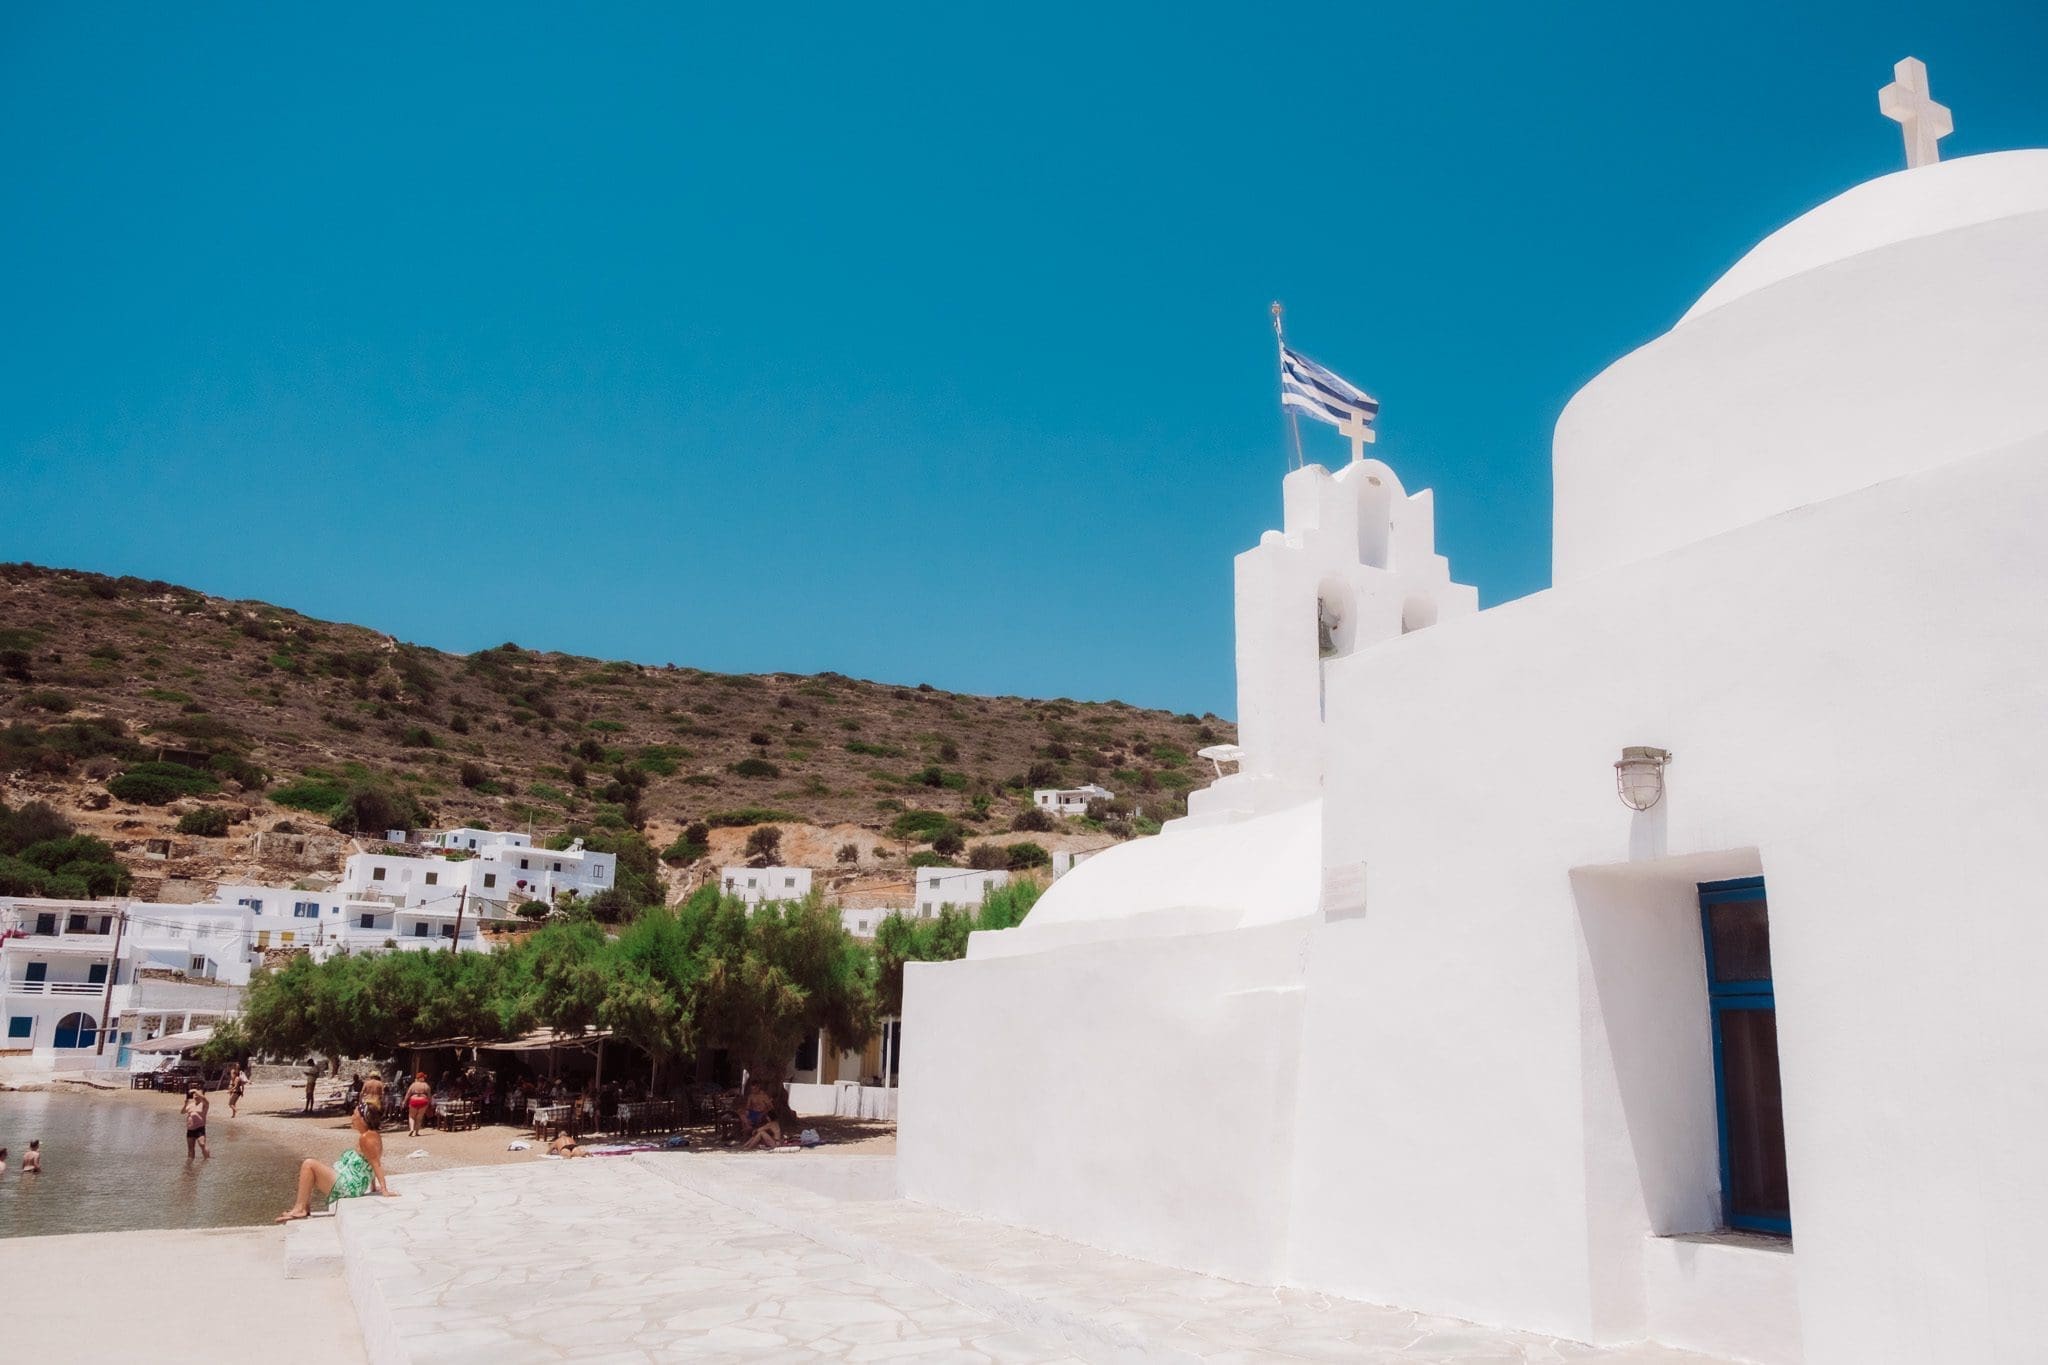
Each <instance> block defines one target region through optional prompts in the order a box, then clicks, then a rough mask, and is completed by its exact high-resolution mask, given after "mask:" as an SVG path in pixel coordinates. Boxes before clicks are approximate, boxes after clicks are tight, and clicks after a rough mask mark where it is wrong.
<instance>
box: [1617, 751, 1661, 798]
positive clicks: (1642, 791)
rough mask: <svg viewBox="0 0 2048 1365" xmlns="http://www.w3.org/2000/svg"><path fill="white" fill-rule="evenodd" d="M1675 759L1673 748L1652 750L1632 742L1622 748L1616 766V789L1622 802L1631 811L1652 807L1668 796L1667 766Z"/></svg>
mask: <svg viewBox="0 0 2048 1365" xmlns="http://www.w3.org/2000/svg"><path fill="white" fill-rule="evenodd" d="M1670 761H1671V751H1670V750H1669V749H1650V748H1645V747H1644V746H1642V745H1640V744H1631V745H1630V746H1629V747H1628V748H1626V749H1623V750H1622V751H1621V762H1619V763H1617V764H1615V765H1614V790H1615V791H1616V792H1617V793H1619V794H1620V796H1621V804H1622V805H1624V806H1627V807H1628V808H1629V809H1630V810H1648V809H1649V808H1650V807H1652V806H1654V805H1656V804H1657V803H1658V802H1659V801H1661V800H1663V799H1664V765H1665V764H1667V763H1669V762H1670Z"/></svg>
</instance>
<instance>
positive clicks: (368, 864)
mask: <svg viewBox="0 0 2048 1365" xmlns="http://www.w3.org/2000/svg"><path fill="white" fill-rule="evenodd" d="M451 837H453V838H459V842H449V840H450V839H451ZM472 837H474V839H475V842H474V844H472V842H471V840H472ZM422 847H423V848H425V849H430V850H439V849H443V848H445V849H448V850H450V851H455V850H460V851H461V852H462V853H464V854H468V853H469V851H470V849H471V848H472V847H474V848H475V850H476V852H475V855H474V856H463V857H454V858H451V857H447V856H444V855H442V854H440V853H438V852H411V851H408V852H404V853H395V852H384V853H357V854H353V855H351V856H350V857H349V859H348V861H347V864H346V866H345V870H344V873H343V876H342V880H341V882H340V884H339V885H338V886H337V887H334V888H332V889H329V890H305V889H302V888H295V887H277V886H255V885H246V884H240V883H233V882H224V883H222V884H221V885H220V886H219V887H218V889H217V890H216V892H215V894H214V896H213V898H212V899H211V900H209V901H205V902H201V903H197V904H187V903H176V904H169V903H165V904H158V903H152V902H146V901H135V900H125V899H110V900H100V901H51V900H37V899H33V898H28V897H0V1029H4V1037H0V1059H5V1058H9V1057H12V1058H17V1059H21V1058H25V1059H28V1060H29V1061H30V1062H32V1063H35V1064H37V1065H40V1066H42V1067H44V1068H46V1069H47V1068H48V1067H56V1068H58V1069H74V1068H91V1067H99V1066H117V1065H126V1064H127V1062H128V1057H127V1053H126V1045H128V1044H132V1043H136V1042H141V1041H144V1040H146V1039H149V1038H154V1037H158V1036H161V1035H162V1034H164V1033H176V1032H180V1031H183V1030H185V1029H189V1028H195V1027H199V1026H203V1025H206V1024H209V1023H212V1022H213V1021H215V1020H217V1019H220V1018H223V1017H226V1016H228V1015H232V1014H234V1013H236V1012H238V1011H239V1010H240V1008H241V998H242V989H243V987H245V986H247V984H248V982H249V975H250V972H251V970H252V968H253V967H254V965H255V964H256V963H258V962H260V961H261V960H262V958H263V956H264V954H265V953H266V952H270V951H274V950H292V951H304V952H307V953H309V954H311V955H312V956H313V957H314V958H316V959H321V958H326V957H329V956H331V955H333V954H335V953H339V952H350V953H362V952H380V951H384V950H387V949H401V950H415V951H416V950H422V949H445V948H448V947H450V946H453V947H455V948H457V949H459V950H461V951H464V952H481V951H488V950H489V947H490V940H489V939H488V938H486V937H485V936H484V935H483V933H482V932H481V931H480V930H481V925H482V923H483V922H484V921H486V920H493V919H503V918H506V917H507V916H508V915H509V914H510V912H511V907H513V906H515V905H517V904H520V903H522V902H524V901H526V900H530V899H531V900H543V901H546V900H551V899H552V898H553V897H554V895H555V894H556V893H557V892H563V891H572V892H574V893H575V894H577V895H581V896H589V895H594V894H596V893H597V892H598V891H601V890H603V889H604V888H606V887H609V886H611V885H612V884H613V882H614V880H615V879H616V875H617V865H618V860H617V857H616V856H615V855H613V854H609V853H594V852H590V851H588V850H586V849H584V848H583V847H582V846H581V844H580V843H578V844H573V845H572V846H571V847H569V848H567V849H562V850H559V851H557V850H548V849H536V848H533V847H532V846H531V843H530V840H529V839H528V837H527V836H526V835H523V834H508V833H504V832H500V831H492V830H458V831H452V832H451V834H450V835H436V836H431V837H430V838H429V839H428V840H426V841H425V842H424V844H423V845H422ZM458 934H459V937H458ZM110 977H111V989H110V982H109V978H110ZM103 1016H104V1017H105V1019H106V1024H107V1029H106V1031H107V1033H108V1035H109V1036H108V1039H107V1042H108V1044H109V1045H110V1046H108V1047H107V1048H104V1049H103V1048H101V1047H100V1046H99V1042H100V1023H101V1019H102V1017H103Z"/></svg>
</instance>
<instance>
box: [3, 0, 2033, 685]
mask: <svg viewBox="0 0 2048 1365" xmlns="http://www.w3.org/2000/svg"><path fill="white" fill-rule="evenodd" d="M712 8H713V7H709V6H658V7H657V6H648V7H645V8H631V9H629V8H625V7H616V6H613V7H606V6H597V7H587V8H586V7H575V11H576V12H572V11H571V10H570V9H568V8H564V7H561V6H536V7H530V8H528V7H515V6H510V5H495V4H494V5H490V6H477V7H474V8H468V7H463V6H457V5H445V6H444V5H429V6H403V7H395V6H394V7H367V8H344V9H339V10H337V9H326V10H307V9H304V8H303V7H280V6H250V7H246V8H241V7H234V6H228V5H220V6H171V5H157V4H152V5H104V6H103V5H57V4H42V5H27V4H22V5H10V6H7V7H5V8H4V9H0V184H4V187H5V194H6V211H5V213H4V215H0V218H4V221H0V259H4V261H5V267H6V268H5V275H4V279H5V293H4V297H0V329H4V331H0V340H4V354H5V363H4V365H0V491H4V508H5V511H4V515H0V559H31V560H35V561H38V562H41V563H47V564H55V565H63V566H69V567H76V568H85V569H95V570H101V571H104V572H108V573H130V574H137V575H142V576H146V577H152V578H164V579H170V580H174V581H177V582H182V583H187V584H190V585H192V586H194V587H197V588H200V589H203V590H205V591H208V592H213V593H220V594H226V595H230V596H237V597H254V598H263V599H267V600H270V601H273V602H278V603H281V604H284V605H287V606H291V607H294V608H297V609H299V610H302V611H305V612H308V613H311V614H313V615H318V616H327V617H334V618H339V619H343V620H349V621H355V622H360V623H362V624H365V625H371V626H375V627H378V628H380V629H383V630H387V631H390V632H392V633H393V634H396V635H398V636H400V637H402V638H406V639H411V640H417V641H420V642H423V643H427V644H433V645H438V646H442V647H444V648H450V649H458V650H469V649H475V648H478V647H481V646H485V645H490V644H495V643H498V642H500V641H503V640H507V639H512V640H517V641H518V642H520V643H521V644H525V645H529V646H533V647H539V648H552V649H565V650H572V651H576V652H580V653H586V654H592V655H601V656H618V657H627V658H633V659H638V660H642V661H646V662H654V663H660V662H665V661H674V662H677V663H682V664H691V665H696V666H700V667H705V668H715V669H731V670H771V669H789V670H797V671H812V670H819V669H835V670H838V671H840V672H844V673H850V674H855V675H860V676H867V677H876V678H883V679H889V680H894V681H900V682H930V683H933V684H935V685H938V686H942V687H948V688H958V689H963V690H967V691H975V692H1018V693H1025V694H1035V695H1046V696H1055V695H1066V696H1074V697H1093V698H1100V697H1121V698H1123V699H1125V700H1128V701H1132V702H1136V703H1142V704H1149V705H1161V706H1168V707H1172V708H1175V709H1181V710H1194V711H1202V710H1211V709H1213V710H1215V711H1218V712H1221V713H1224V714H1229V713H1230V712H1231V711H1232V710H1233V709H1234V702H1233V695H1234V694H1233V681H1232V666H1231V620H1230V558H1231V556H1232V555H1233V554H1235V553H1236V552H1237V551H1238V550H1240V549H1243V548H1245V547H1246V546H1248V545H1250V544H1252V543H1254V542H1255V541H1256V539H1257V537H1258V535H1259V533H1260V531H1261V530H1262V529H1264V528H1265V527H1267V526H1270V525H1272V524H1274V523H1275V521H1276V520H1277V517H1278V503H1279V489H1278V479H1279V476H1280V474H1281V473H1282V472H1283V468H1284V449H1283V430H1284V429H1283V426H1282V423H1281V419H1280V416H1279V412H1278V408H1277V406H1276V394H1275V378H1274V364H1273V352H1272V337H1271V332H1270V331H1269V329H1268V321H1267V316H1266V305H1267V303H1268V301H1269V300H1271V299H1274V298H1280V299H1283V300H1285V301H1286V303H1287V306H1288V318H1289V327H1290V335H1291V336H1292V337H1293V338H1294V339H1295V340H1296V342H1297V343H1298V344H1299V345H1300V346H1301V347H1302V348H1303V349H1304V350H1306V351H1308V352H1309V353H1310V354H1312V355H1314V356H1316V357H1317V358H1318V359H1320V360H1322V361H1324V362H1325V363H1327V364H1329V365H1331V366H1332V367H1334V368H1335V369H1337V370H1338V371H1340V372H1341V373H1344V374H1346V375H1347V376H1349V377H1351V378H1353V379H1355V380H1357V381H1358V382H1360V383H1361V384H1363V385H1364V386H1366V387H1367V388H1369V389H1371V390H1372V391H1373V392H1374V393H1376V394H1377V395H1378V396H1379V398H1380V400H1381V402H1382V405H1383V408H1382V428H1383V434H1382V438H1381V442H1380V445H1379V448H1378V453H1379V454H1380V455H1381V456H1382V457H1383V458H1385V459H1387V460H1388V461H1389V463H1391V464H1392V465H1393V466H1394V467H1395V469H1396V470H1398V471H1399V472H1400V474H1401V476H1402V477H1403V479H1404V481H1406V483H1407V484H1408V486H1409V487H1410V488H1419V487H1434V488H1435V489H1436V491H1437V513H1438V532H1439V534H1438V543H1439V547H1440V548H1442V549H1443V550H1445V551H1446V552H1447V553H1448V554H1449V555H1450V557H1451V563H1452V568H1453V570H1454V572H1455V573H1456V574H1457V575H1458V577H1459V578H1461V579H1463V580H1465V581H1468V582H1476V583H1477V584H1478V585H1479V589H1480V594H1481V599H1482V601H1483V602H1486V603H1489V604H1490V603H1494V602H1499V601H1502V600H1505V599H1508V598H1512V597H1518V596H1521V595H1523V594H1525V593H1529V592H1532V591H1535V590H1537V589H1539V588H1541V587H1543V586H1544V585H1545V584H1546V583H1547V581H1548V572H1549V515H1550V507H1549V445H1550V433H1551V427H1552V425H1553V423H1554V422H1555V420H1556V417H1557V414H1558V412H1559V410H1560V409H1561V408H1562V407H1563V405H1564V403H1565V401H1566V399H1567V398H1569V397H1570V396H1571V394H1572V392H1573V391H1574V390H1575V389H1576V388H1577V387H1578V386H1579V385H1580V384H1582V383H1584V382H1585V381H1586V380H1587V379H1588V378H1589V377H1591V376H1592V375H1593V374H1594V373H1596V372H1597V371H1598V370H1599V369H1601V368H1602V367H1603V366H1605V365H1606V364H1607V363H1609V362H1610V361H1612V360H1613V359H1615V358H1616V357H1617V356H1619V355H1621V354H1622V353H1624V352H1625V351H1627V350H1628V349H1630V348H1631V347H1634V346H1636V345H1638V344H1640V343H1642V342H1643V341H1645V340H1647V339H1648V338H1650V337H1652V336H1654V335H1656V334H1657V333H1658V332H1660V331H1661V330H1663V329H1664V328H1666V327H1668V326H1669V325H1670V323H1671V322H1672V321H1673V320H1674V319H1675V318H1676V317H1677V316H1678V315H1679V314H1680V313H1681V312H1683V311H1684V309H1685V308H1686V307H1687V305H1688V304H1689V303H1690V302H1691V301H1692V300H1693V299H1694V298H1695V297H1697V295H1698V294H1699V293H1700V292H1701V291H1703V290H1704V289H1705V288H1706V286H1707V285H1708V284H1709V283H1710V282H1711V281H1712V280H1713V279H1714V278H1715V276H1716V275H1717V274H1718V273H1719V272H1720V271H1721V270H1722V269H1724V268H1725V267H1726V266H1727V265H1728V264H1730V263H1731V262H1732V261H1733V260H1734V259H1735V258H1736V257H1737V256H1739V255H1740V254H1741V253H1742V252H1743V251H1744V250H1745V249H1746V248H1747V247H1748V246H1749V245H1750V244H1751V243H1753V242H1754V241H1755V240H1756V239H1757V238H1759V237H1761V236H1762V235H1763V234H1764V233H1766V232H1767V231H1769V230H1770V229H1772V228H1774V227H1776V226H1777V225H1779V224H1780V223H1782V222H1784V221H1785V220H1787V219H1789V218H1790V217H1792V216H1793V215H1795V214H1797V213H1799V212H1800V211H1802V210H1804V209H1806V208H1809V207H1811V206H1812V205H1814V204H1816V203H1818V202H1820V201H1821V200H1823V199H1825V198H1827V197H1828V196H1830V195H1832V194H1834V193H1836V192H1838V191H1840V190H1842V189H1844V188H1846V187H1848V186H1850V185H1852V184H1854V183H1856V182H1857V181H1859V180H1863V179H1865V178H1868V177H1870V176H1873V175H1876V174H1879V173H1881V172H1884V171H1888V170H1892V169H1895V168H1897V167H1899V166H1900V165H1902V164H1903V161H1902V154H1901V150H1900V141H1899V137H1898V135H1897V131H1896V129H1895V127H1894V125H1892V124H1890V123H1888V122H1886V121H1885V120H1883V119H1882V118H1880V117H1879V115H1878V112H1877V93H1876V92H1877V88H1878V86H1879V85H1881V84H1882V83H1883V82H1884V81H1886V80H1887V79H1889V76H1890V69H1891V64H1892V62H1893V61H1894V60H1896V59H1897V58H1899V57H1902V56H1905V55H1908V54H1912V55H1916V56H1919V57H1921V58H1922V59H1924V60H1925V61H1926V62H1927V63H1928V65H1929V67H1930V70H1931V75H1932V84H1933V89H1934V94H1935V97H1936V98H1938V99H1940V100H1942V101H1943V102H1944V103H1947V104H1949V105H1950V106H1952V107H1953V108H1954V110H1955V118H1956V127H1957V131H1956V134H1955V135H1954V136H1953V137H1952V138H1950V139H1949V140H1948V142H1947V143H1945V144H1944V152H1945V153H1946V154H1948V155H1963V154H1968V153H1972V152H1979V151H1989V150H1995V149H2000V148H2007V147H2014V146H2027V145H2035V146H2038V145H2042V144H2044V143H2048V6H2044V5H2042V4H2040V3H2039V2H2038V0H2007V2H2005V3H1967V2H1965V3H1948V4H1939V5H1937V4H1933V3H1918V4H1895V3H1881V2H1880V3H1830V4H1810V5H1809V4H1800V5H1787V4H1783V3H1773V4H1740V5H1716V6H1712V7H1708V8H1702V7H1699V6H1655V5H1643V4H1641V3H1630V4H1620V3H1603V4H1590V3H1588V4H1573V5H1528V4H1516V5H1507V4H1495V5H1449V4H1446V5H1435V4H1420V3H1411V4H1407V5H1403V6H1399V7H1391V6H1383V5H1367V4H1333V5H1312V4H1295V5H1290V6H1286V7H1281V6H1274V5H1249V4H1247V5H1239V6H1227V7H1226V6H1215V5H1193V4H1159V5H1146V6H1136V5H1117V4H1107V5H1105V4H1100V3H1097V4H1089V5H1082V6H1067V5H1056V4H1044V5H1032V6H1007V7H995V6H984V5H959V4H952V5H937V4H929V5H909V6H901V7H899V6H889V5H862V6H848V5H844V4H834V5H829V6H826V5H820V6H816V7H810V6H794V7H792V6H775V7H769V8H768V9H763V8H762V7H759V6H743V5H742V6H720V7H716V8H717V10H718V11H719V12H718V13H715V14H713V13H710V12H709V11H710V10H712ZM685 11H689V12H685ZM769 15H772V17H764V16H769ZM1680 420H1682V417H1681V419H1680ZM1306 434H1307V435H1308V436H1309V437H1310V438H1311V439H1313V440H1314V441H1315V442H1316V451H1319V452H1320V453H1321V455H1322V457H1323V458H1324V459H1325V460H1326V461H1327V462H1331V463H1336V462H1338V461H1340V460H1341V459H1342V458H1343V455H1342V446H1341V443H1340V442H1339V441H1338V439H1337V438H1336V436H1335V434H1334V433H1331V432H1329V431H1327V429H1317V430H1314V431H1311V432H1307V433H1306ZM1312 453H1315V452H1312Z"/></svg>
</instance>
